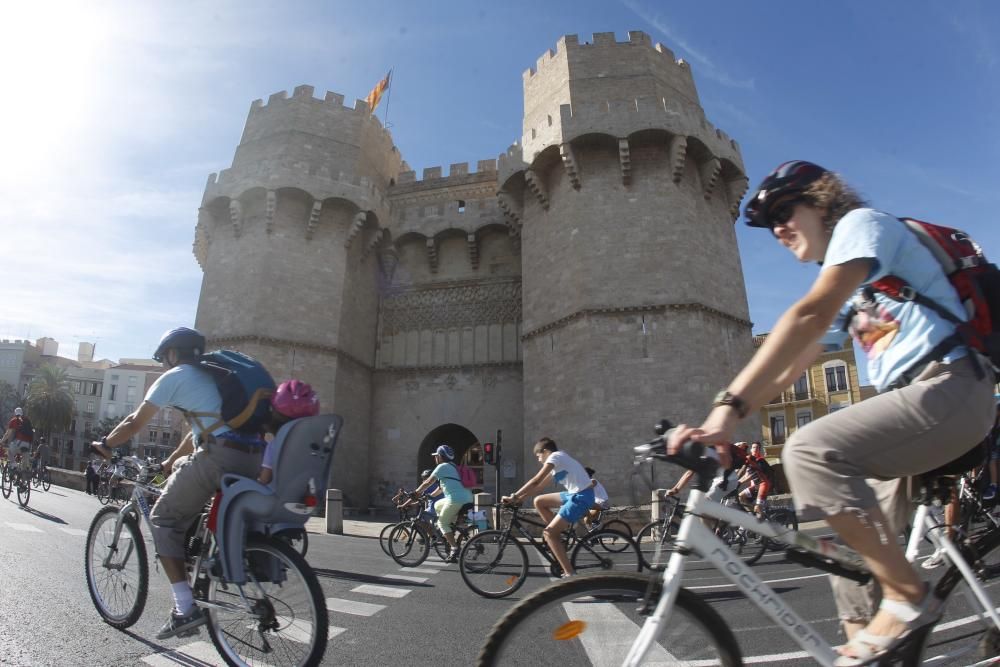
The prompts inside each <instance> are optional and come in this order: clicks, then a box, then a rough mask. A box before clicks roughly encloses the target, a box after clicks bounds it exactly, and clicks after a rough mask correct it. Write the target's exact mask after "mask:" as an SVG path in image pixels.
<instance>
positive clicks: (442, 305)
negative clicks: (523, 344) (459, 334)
mask: <svg viewBox="0 0 1000 667" xmlns="http://www.w3.org/2000/svg"><path fill="white" fill-rule="evenodd" d="M520 321H521V283H520V282H495V283H480V284H477V285H460V286H451V287H441V288H436V289H421V290H413V291H411V292H403V293H402V294H397V295H394V296H391V297H388V298H387V299H386V300H385V302H384V305H383V310H382V326H383V331H384V333H385V334H388V335H392V334H395V333H398V332H400V331H420V330H426V329H459V328H462V327H472V326H476V325H479V324H502V323H507V322H520Z"/></svg>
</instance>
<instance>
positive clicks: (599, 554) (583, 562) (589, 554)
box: [570, 528, 642, 574]
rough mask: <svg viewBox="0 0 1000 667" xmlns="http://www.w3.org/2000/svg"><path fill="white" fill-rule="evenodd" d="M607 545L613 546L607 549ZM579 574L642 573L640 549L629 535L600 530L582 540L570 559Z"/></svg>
mask: <svg viewBox="0 0 1000 667" xmlns="http://www.w3.org/2000/svg"><path fill="white" fill-rule="evenodd" d="M605 545H613V548H607V547H606V546H605ZM570 562H571V563H572V564H573V569H574V570H575V571H576V573H577V574H591V573H594V572H607V571H609V570H615V571H618V572H640V571H642V556H641V555H640V554H639V547H637V546H636V545H635V542H633V541H632V540H631V539H629V537H628V536H627V535H624V534H622V533H619V532H618V531H616V530H609V529H607V528H605V529H604V530H599V531H597V532H595V533H591V534H589V535H587V536H586V537H583V538H581V539H580V541H579V542H578V543H577V545H576V548H575V549H573V556H572V558H571V559H570Z"/></svg>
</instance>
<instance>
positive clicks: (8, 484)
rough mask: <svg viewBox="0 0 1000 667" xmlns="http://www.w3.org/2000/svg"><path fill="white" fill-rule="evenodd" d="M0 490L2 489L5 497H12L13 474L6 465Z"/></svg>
mask: <svg viewBox="0 0 1000 667" xmlns="http://www.w3.org/2000/svg"><path fill="white" fill-rule="evenodd" d="M0 490H2V493H3V497H4V498H10V493H11V491H13V490H14V483H13V476H12V475H11V474H10V473H9V472H7V468H6V467H5V468H4V469H3V481H2V484H0Z"/></svg>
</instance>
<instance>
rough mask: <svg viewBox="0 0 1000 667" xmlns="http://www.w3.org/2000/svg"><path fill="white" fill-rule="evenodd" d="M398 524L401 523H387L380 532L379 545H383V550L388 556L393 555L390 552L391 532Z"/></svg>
mask: <svg viewBox="0 0 1000 667" xmlns="http://www.w3.org/2000/svg"><path fill="white" fill-rule="evenodd" d="M398 525H399V523H398V522H397V523H387V524H385V526H384V527H383V528H382V530H381V531H379V534H378V545H379V546H380V547H382V551H383V553H385V555H386V556H389V557H392V554H390V553H389V533H391V532H392V529H393V528H395V527H396V526H398Z"/></svg>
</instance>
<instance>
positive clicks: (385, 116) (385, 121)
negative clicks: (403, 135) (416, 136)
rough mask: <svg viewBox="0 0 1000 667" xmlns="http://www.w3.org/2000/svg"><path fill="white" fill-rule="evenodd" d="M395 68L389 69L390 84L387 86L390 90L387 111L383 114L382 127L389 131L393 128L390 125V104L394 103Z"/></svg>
mask: <svg viewBox="0 0 1000 667" xmlns="http://www.w3.org/2000/svg"><path fill="white" fill-rule="evenodd" d="M395 69H396V68H395V67H390V68H389V83H387V84H386V88H388V89H389V94H388V95H386V96H385V110H384V111H383V112H382V127H384V128H385V129H387V130H388V129H389V128H390V127H392V126H391V125H389V102H391V101H392V72H393V70H395Z"/></svg>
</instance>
